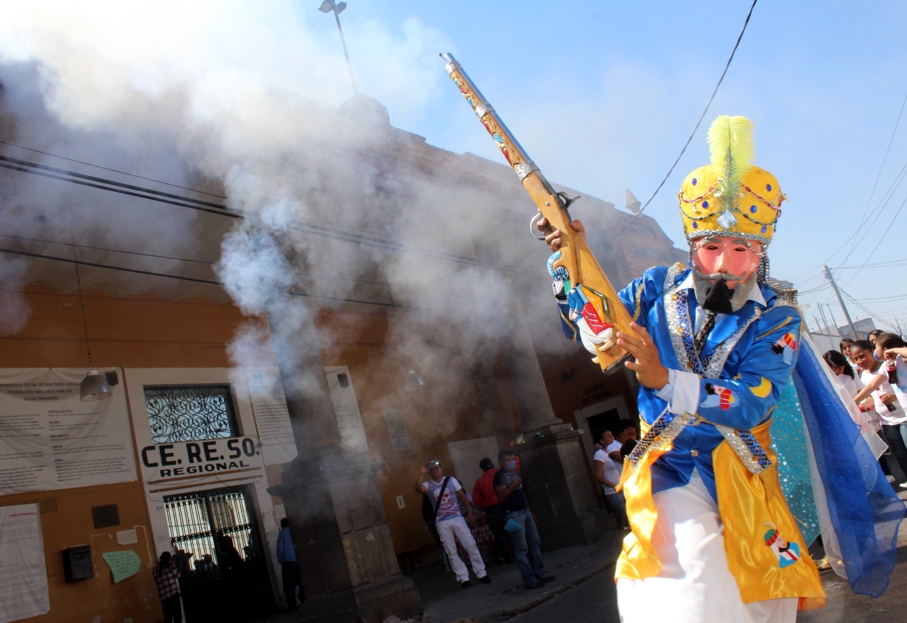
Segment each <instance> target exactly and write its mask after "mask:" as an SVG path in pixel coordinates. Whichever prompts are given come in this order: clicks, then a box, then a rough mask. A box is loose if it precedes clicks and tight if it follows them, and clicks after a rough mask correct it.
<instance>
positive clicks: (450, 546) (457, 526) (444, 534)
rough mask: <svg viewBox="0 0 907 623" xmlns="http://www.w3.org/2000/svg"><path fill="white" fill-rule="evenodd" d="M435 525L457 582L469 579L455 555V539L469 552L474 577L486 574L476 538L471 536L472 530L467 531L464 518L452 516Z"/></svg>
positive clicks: (464, 566) (464, 568)
mask: <svg viewBox="0 0 907 623" xmlns="http://www.w3.org/2000/svg"><path fill="white" fill-rule="evenodd" d="M435 527H436V528H437V529H438V534H439V535H440V536H441V542H442V543H443V544H444V551H445V552H447V560H448V561H449V562H450V566H451V568H452V569H453V570H454V573H456V574H457V582H465V581H466V580H468V579H469V569H467V568H466V565H465V564H463V561H462V560H460V557H459V556H457V540H459V541H460V545H462V546H463V549H465V550H466V553H468V554H469V562H470V563H471V564H472V570H473V571H474V572H475V574H476V577H478V578H484V577H485V576H486V575H488V574H487V573H486V572H485V563H484V562H483V561H482V555H481V554H480V553H479V548H478V547H476V540H475V539H474V538H472V532H470V531H469V526H468V525H467V524H466V520H465V519H463V518H462V517H454V518H453V519H447V520H445V521H439V522H438V523H436V524H435ZM454 537H456V539H454Z"/></svg>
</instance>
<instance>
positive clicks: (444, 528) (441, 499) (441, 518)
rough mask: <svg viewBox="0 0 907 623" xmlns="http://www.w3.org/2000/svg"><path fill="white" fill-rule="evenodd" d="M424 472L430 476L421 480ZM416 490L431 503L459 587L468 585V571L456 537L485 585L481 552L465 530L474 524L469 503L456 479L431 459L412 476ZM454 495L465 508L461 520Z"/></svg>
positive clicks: (487, 578) (486, 578) (487, 582)
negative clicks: (464, 516)
mask: <svg viewBox="0 0 907 623" xmlns="http://www.w3.org/2000/svg"><path fill="white" fill-rule="evenodd" d="M426 474H427V475H428V476H429V477H430V480H426V481H425V482H423V481H422V478H423V477H424V476H425V475H426ZM416 492H417V493H421V494H423V495H425V494H427V495H428V498H429V500H431V501H432V502H433V503H434V505H435V506H434V510H433V518H434V522H435V527H436V528H437V529H438V534H439V535H440V537H441V543H443V544H444V550H445V551H446V552H447V560H448V562H449V563H450V566H451V567H453V570H454V573H455V574H456V576H457V582H459V583H460V586H462V587H463V588H469V570H468V569H467V568H466V565H465V564H463V561H462V560H460V557H459V556H458V555H457V541H458V540H459V541H460V543H461V544H462V545H463V548H464V549H465V550H466V552H467V553H468V554H469V561H470V563H472V570H473V571H474V572H475V574H476V576H477V577H478V578H479V581H480V582H482V583H483V584H489V583H490V582H491V579H490V578H489V577H488V573H487V572H486V571H485V563H484V562H483V561H482V555H481V554H480V553H479V549H478V547H476V541H475V539H474V538H473V537H472V533H471V532H470V530H469V524H474V523H475V516H474V515H473V513H472V505H471V504H470V503H469V498H467V497H466V492H465V491H463V487H462V486H461V485H460V482H459V481H458V480H457V479H456V478H454V477H453V476H448V477H446V478H445V477H444V470H443V469H442V468H441V463H440V462H438V461H435V460H432V461H429V462H428V463H426V464H425V465H423V466H422V467H421V468H420V469H419V476H418V477H417V478H416ZM457 498H459V499H460V502H462V503H463V506H465V507H466V520H465V521H464V520H463V515H462V514H461V513H460V506H459V504H457Z"/></svg>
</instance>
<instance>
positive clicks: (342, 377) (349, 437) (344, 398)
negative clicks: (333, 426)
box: [324, 366, 368, 452]
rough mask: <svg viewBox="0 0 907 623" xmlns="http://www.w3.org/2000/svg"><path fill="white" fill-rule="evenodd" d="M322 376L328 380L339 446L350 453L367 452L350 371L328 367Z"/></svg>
mask: <svg viewBox="0 0 907 623" xmlns="http://www.w3.org/2000/svg"><path fill="white" fill-rule="evenodd" d="M324 374H325V376H326V377H327V380H328V389H330V390H331V401H332V402H333V403H334V417H336V418H337V427H338V428H339V429H340V445H341V446H343V447H344V448H346V449H347V450H349V451H350V452H365V451H367V450H368V442H367V440H366V438H365V428H363V426H362V415H361V414H360V413H359V401H358V400H356V390H354V389H353V379H352V378H351V377H350V369H349V368H347V367H346V366H336V367H329V368H325V369H324Z"/></svg>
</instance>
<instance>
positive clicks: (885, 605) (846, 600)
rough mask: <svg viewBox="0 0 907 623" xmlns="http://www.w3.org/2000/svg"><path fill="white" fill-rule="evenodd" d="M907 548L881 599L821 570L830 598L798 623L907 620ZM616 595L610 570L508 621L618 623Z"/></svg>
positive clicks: (901, 552)
mask: <svg viewBox="0 0 907 623" xmlns="http://www.w3.org/2000/svg"><path fill="white" fill-rule="evenodd" d="M905 563H907V548H901V550H899V556H898V567H897V569H896V570H895V573H894V576H893V577H892V581H891V585H890V586H889V588H888V590H887V591H886V593H885V594H884V595H883V596H882V597H880V598H879V599H870V598H868V597H861V596H858V595H854V594H853V593H851V592H850V588H849V587H848V586H847V583H846V582H845V581H844V580H842V579H841V578H839V577H838V576H836V575H835V574H834V573H833V572H831V571H825V572H823V574H822V579H823V583H824V585H825V592H826V594H827V595H828V602H827V605H826V607H825V608H824V609H823V610H817V611H813V612H803V613H801V614H800V616H798V617H797V623H844V622H846V623H903V621H905V620H907V615H905V612H907V564H905ZM619 620H620V618H619V617H618V614H617V597H616V594H615V590H614V582H613V580H612V579H611V574H610V573H609V572H608V571H605V572H602V573H601V574H599V575H596V576H595V577H593V578H591V579H589V580H586V581H585V582H583V583H582V584H579V585H578V586H576V587H575V588H573V589H571V590H569V591H567V592H564V593H561V594H560V595H557V596H556V597H552V598H551V599H549V600H548V601H546V602H545V603H543V604H541V605H539V606H537V607H535V608H533V609H531V610H529V611H527V612H525V613H523V614H520V615H518V616H516V617H513V618H511V619H508V623H560V622H563V623H617V622H618V621H619Z"/></svg>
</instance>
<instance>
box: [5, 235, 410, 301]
mask: <svg viewBox="0 0 907 623" xmlns="http://www.w3.org/2000/svg"><path fill="white" fill-rule="evenodd" d="M0 253H10V254H13V255H22V256H26V257H33V258H38V259H42V260H53V261H56V262H65V263H67V264H76V265H78V266H91V267H93V268H106V269H107V270H116V271H120V272H125V273H133V274H137V275H147V276H150V277H164V278H166V279H177V280H179V281H189V282H192V283H202V284H206V285H213V286H220V287H223V286H224V283H223V282H222V281H215V280H213V279H199V278H197V277H186V276H184V275H171V274H168V273H158V272H154V271H150V270H138V269H136V268H126V267H124V266H114V265H111V264H99V263H97V262H85V261H82V260H77V259H69V258H65V257H55V256H53V255H43V254H41V253H31V252H29V251H18V250H16V249H4V248H2V247H0ZM280 292H282V293H284V294H289V295H291V296H302V297H305V298H312V299H321V300H325V301H336V302H344V303H358V304H360V305H375V306H378V307H401V308H407V309H418V308H417V307H413V306H410V305H398V304H396V303H376V302H374V301H362V300H358V299H348V298H342V297H336V296H321V295H318V294H309V293H307V292H295V291H292V290H280Z"/></svg>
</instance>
